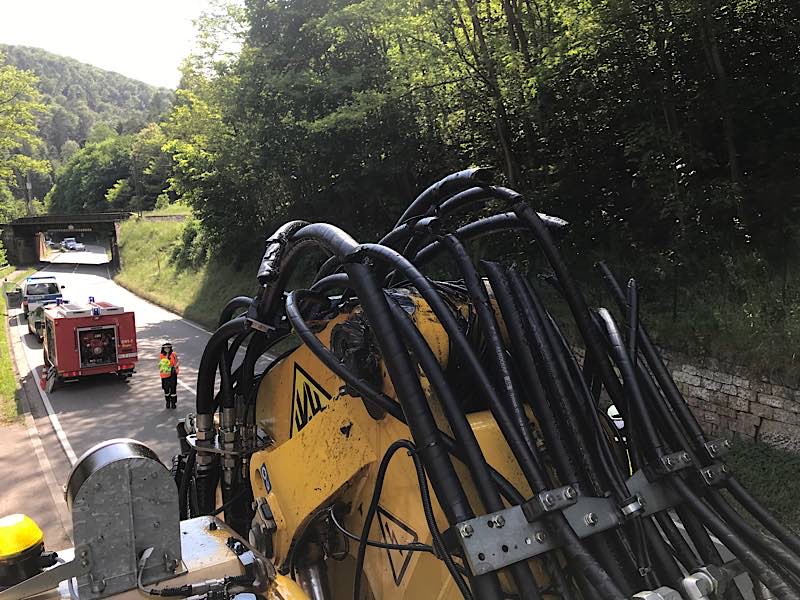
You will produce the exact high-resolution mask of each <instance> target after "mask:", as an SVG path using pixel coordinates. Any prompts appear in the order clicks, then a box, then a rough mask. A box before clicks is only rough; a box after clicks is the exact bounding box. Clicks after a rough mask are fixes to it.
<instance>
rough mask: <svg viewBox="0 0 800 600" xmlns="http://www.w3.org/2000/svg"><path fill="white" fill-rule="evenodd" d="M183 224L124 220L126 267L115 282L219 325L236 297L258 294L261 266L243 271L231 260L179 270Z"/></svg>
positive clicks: (121, 235) (122, 245) (208, 323)
mask: <svg viewBox="0 0 800 600" xmlns="http://www.w3.org/2000/svg"><path fill="white" fill-rule="evenodd" d="M183 227H184V224H183V223H181V222H179V221H146V220H142V219H130V220H128V221H125V222H124V223H122V225H121V226H120V233H119V248H120V258H121V260H122V269H121V271H120V272H119V273H117V275H115V276H114V280H115V281H116V282H117V283H119V284H120V285H122V286H123V287H126V288H127V289H129V290H130V291H132V292H133V293H135V294H136V295H138V296H141V297H142V298H146V299H147V300H149V301H151V302H153V303H155V304H158V305H160V306H163V307H164V308H167V309H169V310H171V311H173V312H176V313H178V314H180V315H183V316H184V317H186V318H187V319H191V320H193V321H196V322H198V323H200V324H202V325H204V326H205V327H207V328H209V329H214V328H215V327H216V322H217V317H218V316H219V313H220V311H221V310H222V307H223V306H225V304H226V303H227V301H228V300H229V299H230V298H232V297H233V296H236V295H239V294H246V295H253V293H254V292H255V289H254V288H255V282H254V278H253V273H254V272H255V267H254V266H252V265H245V266H244V267H243V268H242V270H241V271H238V272H237V271H236V270H234V269H233V268H232V266H231V265H230V264H223V263H222V262H221V261H218V260H213V259H212V260H211V261H210V262H208V263H207V264H204V265H203V266H201V267H199V268H196V269H195V268H185V269H179V268H177V267H176V266H175V264H174V260H173V259H172V251H173V248H175V247H176V246H177V245H178V244H180V243H181V232H182V231H183Z"/></svg>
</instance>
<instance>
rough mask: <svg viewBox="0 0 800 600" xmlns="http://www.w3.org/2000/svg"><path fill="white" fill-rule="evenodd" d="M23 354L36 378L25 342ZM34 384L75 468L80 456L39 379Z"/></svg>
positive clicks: (35, 368)
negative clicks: (70, 441)
mask: <svg viewBox="0 0 800 600" xmlns="http://www.w3.org/2000/svg"><path fill="white" fill-rule="evenodd" d="M16 317H17V323H19V313H17V314H16ZM23 335H24V334H23ZM22 353H23V354H24V355H25V362H26V363H28V370H29V371H30V372H31V374H32V375H33V376H34V377H35V378H36V376H37V374H38V373H37V372H38V368H37V367H36V366H34V365H33V364H32V363H31V359H30V356H29V355H28V352H27V351H26V350H25V348H24V342H23V349H22ZM42 368H44V367H42ZM34 384H35V385H36V390H37V391H38V392H39V397H40V398H41V399H42V404H43V405H44V409H45V410H46V411H47V416H48V418H49V419H50V424H51V425H52V426H53V431H55V432H56V437H57V438H58V442H59V444H61V447H62V448H63V449H64V454H66V455H67V460H69V463H70V465H73V466H74V465H75V463H76V462H78V456H77V455H76V454H75V451H74V450H73V449H72V444H70V443H69V438H67V434H66V433H64V429H63V428H62V427H61V422H60V421H59V420H58V415H57V414H56V411H55V410H53V405H52V404H50V398H48V397H47V394H46V393H45V392H44V390H43V389H42V388H41V386H40V385H39V380H38V378H37V379H36V380H35V381H34Z"/></svg>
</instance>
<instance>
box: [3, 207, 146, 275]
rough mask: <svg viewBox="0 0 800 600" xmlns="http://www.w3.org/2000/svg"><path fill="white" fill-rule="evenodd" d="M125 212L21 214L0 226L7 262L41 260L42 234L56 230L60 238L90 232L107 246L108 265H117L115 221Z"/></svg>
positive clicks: (122, 219) (42, 258)
mask: <svg viewBox="0 0 800 600" xmlns="http://www.w3.org/2000/svg"><path fill="white" fill-rule="evenodd" d="M130 215H131V213H128V212H122V211H119V212H103V213H94V214H85V215H79V214H70V215H59V214H47V215H38V216H33V217H21V218H19V219H15V220H14V221H11V222H10V223H6V224H2V225H0V228H2V239H3V244H4V245H5V248H6V253H7V256H8V261H9V262H11V263H13V264H32V263H37V262H40V261H42V260H44V258H45V256H46V255H47V247H46V243H45V239H46V234H52V233H60V234H62V235H63V236H64V237H67V236H69V237H75V236H80V235H82V234H86V233H92V234H93V236H94V237H95V238H97V239H98V240H99V241H100V242H101V243H106V242H107V243H108V247H109V248H110V249H111V261H110V262H111V264H112V266H114V267H119V247H118V244H117V237H118V236H117V234H118V227H119V224H120V223H121V222H122V221H124V220H126V219H128V218H129V217H130Z"/></svg>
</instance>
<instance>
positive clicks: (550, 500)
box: [544, 494, 556, 506]
mask: <svg viewBox="0 0 800 600" xmlns="http://www.w3.org/2000/svg"><path fill="white" fill-rule="evenodd" d="M544 503H545V504H546V505H547V506H553V505H554V504H555V503H556V499H555V498H554V497H553V494H545V496H544Z"/></svg>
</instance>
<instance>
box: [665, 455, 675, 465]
mask: <svg viewBox="0 0 800 600" xmlns="http://www.w3.org/2000/svg"><path fill="white" fill-rule="evenodd" d="M664 464H665V465H666V466H668V467H671V466H672V464H673V460H672V457H671V456H665V457H664Z"/></svg>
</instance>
